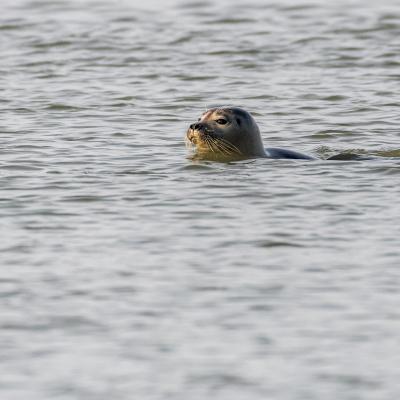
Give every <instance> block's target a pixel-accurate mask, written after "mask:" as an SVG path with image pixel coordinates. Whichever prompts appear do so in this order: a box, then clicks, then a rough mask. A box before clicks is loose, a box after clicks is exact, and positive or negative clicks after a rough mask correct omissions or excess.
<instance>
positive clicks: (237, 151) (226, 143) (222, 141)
mask: <svg viewBox="0 0 400 400" xmlns="http://www.w3.org/2000/svg"><path fill="white" fill-rule="evenodd" d="M218 140H219V141H220V143H222V144H223V145H224V146H225V147H226V148H228V149H229V150H231V151H232V152H233V153H236V154H242V152H241V151H240V150H239V149H238V148H237V147H236V146H235V145H233V144H232V143H231V142H228V141H227V140H225V139H222V138H220V139H218Z"/></svg>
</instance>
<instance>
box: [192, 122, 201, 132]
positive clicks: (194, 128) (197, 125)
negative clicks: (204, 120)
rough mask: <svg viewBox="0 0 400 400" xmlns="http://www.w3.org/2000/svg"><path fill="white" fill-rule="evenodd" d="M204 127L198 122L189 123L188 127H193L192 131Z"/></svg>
mask: <svg viewBox="0 0 400 400" xmlns="http://www.w3.org/2000/svg"><path fill="white" fill-rule="evenodd" d="M203 128H204V125H203V124H200V123H199V122H197V123H195V124H192V125H190V129H193V130H194V131H201V130H202V129H203Z"/></svg>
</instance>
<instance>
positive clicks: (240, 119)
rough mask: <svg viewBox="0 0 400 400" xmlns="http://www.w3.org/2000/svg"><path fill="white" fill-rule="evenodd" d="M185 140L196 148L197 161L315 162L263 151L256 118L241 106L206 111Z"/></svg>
mask: <svg viewBox="0 0 400 400" xmlns="http://www.w3.org/2000/svg"><path fill="white" fill-rule="evenodd" d="M186 139H187V142H188V143H189V144H193V145H195V146H196V151H197V152H196V156H195V158H203V159H211V160H221V161H224V160H241V159H247V158H259V157H266V158H291V159H313V158H312V157H310V156H307V155H305V154H301V153H298V152H295V151H292V150H286V149H279V148H271V149H264V146H263V143H262V139H261V135H260V130H259V129H258V126H257V123H256V122H255V120H254V118H253V117H252V116H251V115H250V113H248V112H247V111H245V110H243V109H242V108H238V107H223V108H211V109H210V110H207V111H206V112H205V113H203V114H202V115H201V117H200V118H199V119H198V121H197V122H195V123H194V124H191V125H190V126H189V129H188V130H187V132H186Z"/></svg>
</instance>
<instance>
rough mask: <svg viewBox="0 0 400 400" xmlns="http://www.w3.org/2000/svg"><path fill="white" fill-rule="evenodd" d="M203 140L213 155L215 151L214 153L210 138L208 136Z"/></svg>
mask: <svg viewBox="0 0 400 400" xmlns="http://www.w3.org/2000/svg"><path fill="white" fill-rule="evenodd" d="M204 140H205V142H206V144H207V146H208V148H209V149H210V150H211V151H212V152H213V153H215V151H214V146H213V143H212V140H211V138H210V137H209V136H206V137H205V139H204Z"/></svg>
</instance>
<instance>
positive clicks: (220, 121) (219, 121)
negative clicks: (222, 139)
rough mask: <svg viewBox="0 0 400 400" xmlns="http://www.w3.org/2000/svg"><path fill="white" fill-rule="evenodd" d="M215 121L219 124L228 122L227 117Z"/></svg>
mask: <svg viewBox="0 0 400 400" xmlns="http://www.w3.org/2000/svg"><path fill="white" fill-rule="evenodd" d="M215 122H216V123H217V124H219V125H225V124H227V123H228V121H227V120H226V119H223V118H220V119H217V120H216V121H215Z"/></svg>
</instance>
